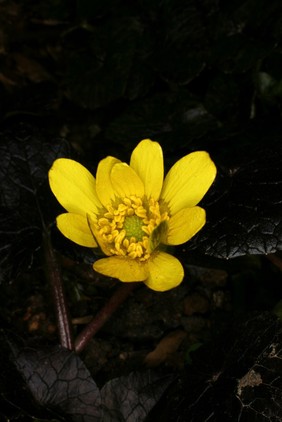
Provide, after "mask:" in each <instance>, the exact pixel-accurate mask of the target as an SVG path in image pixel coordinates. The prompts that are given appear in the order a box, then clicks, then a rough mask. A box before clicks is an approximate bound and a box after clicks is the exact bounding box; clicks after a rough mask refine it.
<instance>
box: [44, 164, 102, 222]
mask: <svg viewBox="0 0 282 422" xmlns="http://www.w3.org/2000/svg"><path fill="white" fill-rule="evenodd" d="M49 183H50V187H51V190H52V192H53V194H54V195H55V196H56V198H57V200H58V201H59V202H60V204H61V205H62V206H63V207H64V208H65V209H66V210H67V211H69V212H72V213H75V214H81V215H86V213H96V212H97V210H98V209H99V208H100V207H101V203H100V201H99V199H98V197H97V194H96V181H95V178H94V177H93V176H92V174H91V173H90V172H89V171H88V170H87V169H86V168H85V167H83V166H82V165H81V164H79V163H77V162H76V161H74V160H70V159H68V158H59V159H57V160H55V161H54V163H53V165H52V167H51V169H50V170H49Z"/></svg>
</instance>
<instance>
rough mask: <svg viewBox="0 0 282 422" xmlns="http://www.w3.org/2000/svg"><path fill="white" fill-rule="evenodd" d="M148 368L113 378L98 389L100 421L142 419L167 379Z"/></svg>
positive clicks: (133, 420)
mask: <svg viewBox="0 0 282 422" xmlns="http://www.w3.org/2000/svg"><path fill="white" fill-rule="evenodd" d="M171 381H172V378H171V376H165V375H162V376H161V375H158V374H156V373H154V372H152V371H150V370H148V371H145V372H132V373H131V374H129V375H128V376H123V377H120V378H115V379H113V380H111V381H109V382H107V384H105V385H104V387H103V388H102V390H101V397H102V402H103V408H104V416H103V422H118V421H119V422H142V421H144V420H145V418H146V417H147V415H148V413H149V411H150V410H151V409H152V407H153V406H154V405H155V404H156V403H157V402H158V400H159V399H160V397H161V395H162V394H163V392H164V391H165V390H166V388H167V387H168V385H169V384H170V383H171Z"/></svg>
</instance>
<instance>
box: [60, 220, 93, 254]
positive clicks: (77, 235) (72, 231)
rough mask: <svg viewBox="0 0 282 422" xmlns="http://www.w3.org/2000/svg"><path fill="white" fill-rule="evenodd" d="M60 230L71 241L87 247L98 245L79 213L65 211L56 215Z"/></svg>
mask: <svg viewBox="0 0 282 422" xmlns="http://www.w3.org/2000/svg"><path fill="white" fill-rule="evenodd" d="M57 227H58V229H59V230H60V232H61V233H62V234H63V235H64V236H65V237H67V238H68V239H70V240H71V241H72V242H75V243H77V244H78V245H81V246H86V247H88V248H96V247H97V246H98V245H97V243H96V241H95V239H94V237H93V235H92V233H91V231H90V229H89V226H88V222H87V219H86V218H85V217H84V216H82V215H80V214H72V213H66V214H61V215H59V216H58V217H57Z"/></svg>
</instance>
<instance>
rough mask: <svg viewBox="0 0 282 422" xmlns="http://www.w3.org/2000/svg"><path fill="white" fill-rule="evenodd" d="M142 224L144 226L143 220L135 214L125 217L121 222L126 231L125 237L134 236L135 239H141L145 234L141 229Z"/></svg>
mask: <svg viewBox="0 0 282 422" xmlns="http://www.w3.org/2000/svg"><path fill="white" fill-rule="evenodd" d="M142 226H144V222H143V220H142V219H141V218H140V217H138V216H137V215H132V216H131V217H125V219H124V223H123V228H124V230H125V232H126V234H125V237H126V238H127V239H130V238H131V237H135V239H136V240H137V241H141V240H142V239H143V236H145V235H146V233H145V232H144V231H143V230H142Z"/></svg>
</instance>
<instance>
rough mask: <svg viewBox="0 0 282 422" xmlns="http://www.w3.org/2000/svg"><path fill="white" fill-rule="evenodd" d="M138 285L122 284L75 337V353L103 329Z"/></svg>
mask: <svg viewBox="0 0 282 422" xmlns="http://www.w3.org/2000/svg"><path fill="white" fill-rule="evenodd" d="M139 284H140V283H124V284H122V285H121V287H119V288H118V289H117V290H116V291H115V292H114V294H113V295H112V297H111V298H110V299H109V300H108V302H107V303H106V304H105V305H104V307H103V308H102V309H101V310H100V311H99V312H98V314H97V315H96V316H95V317H94V318H93V320H92V321H91V322H90V323H89V324H88V325H87V326H86V327H85V329H84V330H83V331H82V332H81V333H80V334H79V335H78V336H77V338H76V340H75V351H76V352H77V353H80V352H81V351H82V350H83V349H84V348H85V347H86V346H87V345H88V343H89V342H90V340H91V339H92V337H93V336H94V335H95V334H96V333H97V332H98V331H99V330H100V328H102V327H103V325H104V324H105V323H106V322H107V321H108V319H109V318H110V317H111V316H112V314H113V313H114V312H115V311H116V310H117V309H118V307H119V306H120V305H121V304H122V303H123V302H124V301H125V300H126V299H127V297H128V296H129V295H130V293H131V292H132V291H133V290H134V289H135V288H136V287H137V286H138V285H139Z"/></svg>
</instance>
